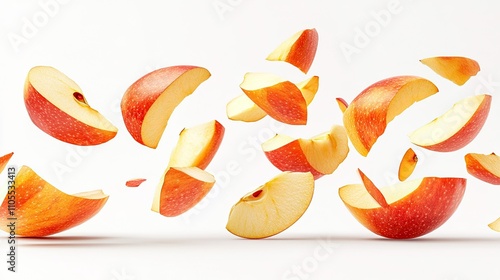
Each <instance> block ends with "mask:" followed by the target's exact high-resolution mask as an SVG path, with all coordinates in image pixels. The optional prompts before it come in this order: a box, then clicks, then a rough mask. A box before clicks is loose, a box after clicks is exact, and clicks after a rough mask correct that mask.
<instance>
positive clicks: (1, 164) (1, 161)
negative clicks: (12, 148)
mask: <svg viewBox="0 0 500 280" xmlns="http://www.w3.org/2000/svg"><path fill="white" fill-rule="evenodd" d="M13 155H14V153H13V152H12V153H9V154H6V155H4V156H1V157H0V173H2V171H3V170H4V169H5V166H7V163H9V160H10V159H11V158H12V156H13Z"/></svg>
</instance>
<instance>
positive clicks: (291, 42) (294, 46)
mask: <svg viewBox="0 0 500 280" xmlns="http://www.w3.org/2000/svg"><path fill="white" fill-rule="evenodd" d="M317 49H318V32H317V31H316V29H314V28H313V29H305V30H302V31H299V32H297V33H295V34H294V35H293V36H292V37H290V38H288V39H287V40H285V41H284V42H283V43H281V45H279V46H278V47H277V48H276V49H275V50H274V51H273V52H272V53H271V54H269V56H268V57H267V58H266V59H267V60H269V61H285V62H288V63H290V64H291V65H293V66H295V67H297V68H299V69H300V71H302V72H303V73H304V74H307V72H308V71H309V68H311V65H312V63H313V61H314V57H315V56H316V50H317Z"/></svg>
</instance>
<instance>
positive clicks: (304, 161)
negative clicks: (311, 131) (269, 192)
mask: <svg viewBox="0 0 500 280" xmlns="http://www.w3.org/2000/svg"><path fill="white" fill-rule="evenodd" d="M348 141H349V140H348V139H347V133H346V131H345V128H344V127H343V126H339V125H334V126H333V127H332V129H331V130H330V131H328V132H325V133H322V134H320V135H317V136H315V137H313V138H311V139H302V138H299V139H293V138H291V137H289V136H286V135H282V134H277V135H276V136H274V137H273V138H271V139H269V140H267V141H266V142H264V143H262V149H263V150H264V153H265V155H266V157H267V158H268V159H269V161H270V162H271V163H272V164H273V165H274V166H276V167H277V168H278V169H280V170H281V171H294V172H311V173H312V174H313V176H314V179H318V178H320V177H322V176H323V175H326V174H332V173H333V172H334V171H335V170H336V169H337V167H338V166H339V165H340V164H341V163H342V162H343V161H344V160H345V158H346V157H347V154H348V153H349V145H348Z"/></svg>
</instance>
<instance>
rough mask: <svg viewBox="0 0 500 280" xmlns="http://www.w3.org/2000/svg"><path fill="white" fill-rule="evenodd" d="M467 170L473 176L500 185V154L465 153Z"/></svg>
mask: <svg viewBox="0 0 500 280" xmlns="http://www.w3.org/2000/svg"><path fill="white" fill-rule="evenodd" d="M465 164H466V168H467V172H468V173H469V174H471V175H472V176H474V177H476V178H478V179H480V180H482V181H484V182H487V183H490V184H493V185H500V156H497V155H496V154H495V153H491V154H489V155H484V154H476V153H468V154H466V155H465Z"/></svg>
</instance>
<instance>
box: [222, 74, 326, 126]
mask: <svg viewBox="0 0 500 280" xmlns="http://www.w3.org/2000/svg"><path fill="white" fill-rule="evenodd" d="M297 87H298V88H299V90H300V92H301V93H302V96H303V97H304V99H305V100H306V104H307V105H308V106H309V104H311V102H312V101H313V99H314V96H315V95H316V92H317V91H318V87H319V77H318V76H313V77H311V78H309V79H307V80H305V81H302V82H300V83H298V84H297ZM226 113H227V117H228V118H229V119H230V120H234V121H244V122H256V121H258V120H261V119H262V118H264V117H265V116H267V113H266V112H265V111H264V110H262V109H261V108H260V107H259V106H257V104H255V103H254V102H253V101H252V100H251V99H250V98H248V96H246V95H245V94H242V95H240V96H238V97H236V98H234V99H233V100H231V101H229V103H228V104H227V106H226Z"/></svg>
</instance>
